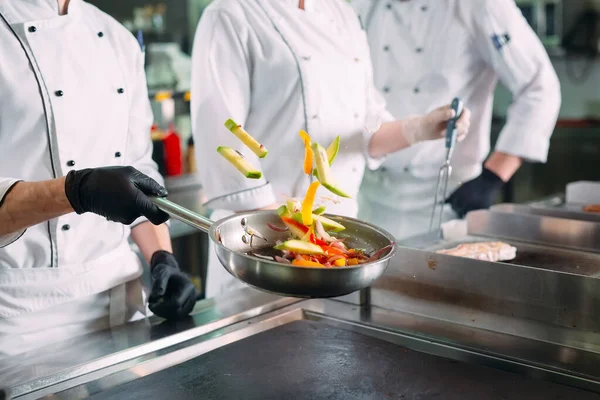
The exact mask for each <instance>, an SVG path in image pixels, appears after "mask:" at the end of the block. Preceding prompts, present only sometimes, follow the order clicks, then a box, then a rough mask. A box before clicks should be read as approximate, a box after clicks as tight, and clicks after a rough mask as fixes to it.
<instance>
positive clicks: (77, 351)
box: [0, 289, 298, 397]
mask: <svg viewBox="0 0 600 400" xmlns="http://www.w3.org/2000/svg"><path fill="white" fill-rule="evenodd" d="M295 301H298V300H295V299H289V298H282V297H277V296H272V295H269V294H266V293H263V292H259V291H255V290H254V289H244V290H241V291H236V292H234V293H229V294H228V295H227V296H226V297H225V296H223V297H219V298H216V299H209V300H204V301H201V302H199V303H197V304H196V307H195V309H194V311H193V313H192V317H190V318H189V319H187V320H184V321H178V322H168V321H164V322H161V320H160V319H158V318H156V317H152V318H151V319H150V320H149V321H148V320H142V321H137V322H134V323H130V324H126V325H123V326H121V327H118V328H115V329H113V330H109V331H101V332H97V333H94V334H91V335H87V336H84V337H79V338H75V339H73V340H70V341H68V342H63V343H57V344H56V345H52V346H48V347H47V348H45V349H40V350H37V351H34V352H31V353H25V354H20V355H17V356H14V357H9V358H4V359H2V360H1V362H0V382H2V384H3V385H6V386H9V387H12V394H13V396H15V397H16V396H19V395H22V394H25V393H29V392H32V391H35V390H38V389H41V388H44V387H47V386H49V385H53V384H56V383H58V382H63V381H67V380H69V379H73V378H75V377H78V376H81V375H85V374H89V373H92V372H94V371H98V370H101V369H104V368H110V367H111V366H113V365H115V364H119V363H122V362H126V361H127V360H130V359H134V358H137V357H149V358H153V357H156V355H155V354H154V353H155V352H159V351H161V350H162V349H165V348H171V347H174V346H175V347H177V346H183V343H185V342H186V341H188V340H190V339H192V338H195V337H197V336H199V335H204V334H206V333H209V332H212V331H215V330H217V329H219V328H221V327H223V326H227V325H229V324H233V323H236V322H239V321H244V320H246V319H249V318H253V317H255V316H257V315H261V314H263V313H265V312H269V311H272V310H274V309H277V308H280V307H283V306H286V305H289V304H291V303H293V302H295Z"/></svg>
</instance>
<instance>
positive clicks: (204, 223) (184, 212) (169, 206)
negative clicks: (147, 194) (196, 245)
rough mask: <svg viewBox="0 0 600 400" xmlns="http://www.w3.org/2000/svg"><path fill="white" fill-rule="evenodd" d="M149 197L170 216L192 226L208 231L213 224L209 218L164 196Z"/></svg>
mask: <svg viewBox="0 0 600 400" xmlns="http://www.w3.org/2000/svg"><path fill="white" fill-rule="evenodd" d="M150 199H151V200H152V202H153V203H154V204H155V205H156V206H157V207H158V208H160V209H161V210H163V211H164V212H166V213H167V214H169V215H170V216H171V217H172V218H175V219H177V220H179V221H181V222H183V223H186V224H188V225H189V226H191V227H193V228H196V229H200V230H201V231H203V232H207V233H208V230H209V229H210V227H211V226H212V224H213V222H212V221H211V220H210V219H208V218H206V217H203V216H202V215H200V214H198V213H195V212H193V211H192V210H188V209H187V208H185V207H182V206H180V205H179V204H176V203H173V202H172V201H170V200H167V199H165V198H162V197H151V198H150Z"/></svg>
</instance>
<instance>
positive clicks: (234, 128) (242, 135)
mask: <svg viewBox="0 0 600 400" xmlns="http://www.w3.org/2000/svg"><path fill="white" fill-rule="evenodd" d="M225 126H226V127H227V129H229V130H230V131H231V133H233V134H234V135H235V136H237V138H238V139H240V140H241V141H242V142H243V143H244V144H245V145H246V147H248V148H249V149H250V150H252V152H253V153H254V154H256V155H257V156H258V157H259V158H265V157H266V156H267V153H268V151H267V148H266V147H265V146H263V145H262V144H260V143H258V142H257V141H256V139H254V138H253V137H252V136H251V135H250V134H249V133H248V132H246V131H245V130H244V128H242V126H241V125H238V124H237V123H236V122H235V121H234V120H232V119H228V120H227V121H225Z"/></svg>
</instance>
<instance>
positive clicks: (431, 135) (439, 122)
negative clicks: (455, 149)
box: [403, 105, 471, 145]
mask: <svg viewBox="0 0 600 400" xmlns="http://www.w3.org/2000/svg"><path fill="white" fill-rule="evenodd" d="M454 116H455V111H454V110H453V109H452V108H450V105H447V106H443V107H439V108H436V109H435V110H433V111H431V112H430V113H429V114H427V115H423V116H414V117H408V118H406V119H405V120H404V122H405V124H404V130H403V133H404V137H405V138H406V140H407V141H408V142H409V143H410V144H411V145H413V144H415V143H419V142H424V141H426V140H436V139H441V138H443V137H445V136H446V123H447V122H448V120H450V119H452V118H454ZM470 125H471V111H470V110H469V109H468V108H467V107H465V108H464V109H463V112H462V114H461V115H460V118H459V119H458V121H456V131H457V134H458V137H457V138H456V140H457V141H459V142H461V141H462V140H464V138H465V137H466V136H467V133H468V132H469V127H470Z"/></svg>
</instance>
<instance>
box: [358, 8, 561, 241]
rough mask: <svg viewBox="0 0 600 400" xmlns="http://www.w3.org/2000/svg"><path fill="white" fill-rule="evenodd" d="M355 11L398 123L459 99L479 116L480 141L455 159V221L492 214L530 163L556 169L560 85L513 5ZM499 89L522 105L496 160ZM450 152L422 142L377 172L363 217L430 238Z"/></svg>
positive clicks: (475, 124)
mask: <svg viewBox="0 0 600 400" xmlns="http://www.w3.org/2000/svg"><path fill="white" fill-rule="evenodd" d="M351 4H352V6H354V7H355V9H356V11H357V12H358V14H359V15H360V17H361V21H362V24H363V27H364V28H365V30H366V31H367V35H368V40H369V44H370V48H371V58H372V60H373V68H374V76H375V83H376V86H377V88H378V89H380V90H381V91H382V92H383V95H384V97H385V99H386V101H387V104H388V109H389V110H390V112H391V113H392V114H393V115H394V117H396V118H404V117H406V116H407V115H411V114H420V113H425V112H427V111H429V110H432V109H433V108H435V107H438V106H440V105H442V104H445V103H447V102H448V101H449V99H452V98H453V97H456V96H459V97H460V98H461V99H462V100H463V101H464V103H465V105H466V106H468V107H470V108H471V111H472V112H473V115H474V117H473V121H472V123H471V132H470V134H469V136H468V137H467V138H466V139H465V141H464V142H462V143H460V144H459V145H457V148H456V151H455V152H454V156H453V159H452V165H453V176H452V180H451V182H450V185H449V188H448V193H449V194H451V195H450V196H449V198H448V204H447V205H446V210H445V215H444V219H445V220H449V219H452V218H455V217H456V216H457V215H458V216H459V217H463V216H464V215H465V214H466V213H467V212H469V211H471V210H476V209H482V208H488V207H489V206H490V205H491V204H492V203H493V202H494V201H495V200H496V198H497V196H498V195H499V193H500V191H501V188H502V186H503V184H504V183H505V182H507V181H508V180H509V179H510V178H511V177H512V175H513V174H514V173H515V172H516V171H517V170H518V168H519V167H520V165H521V164H522V162H523V161H527V162H545V161H546V157H547V154H548V147H549V141H550V136H551V134H552V131H553V128H554V125H555V122H556V119H557V117H558V111H559V108H560V86H559V81H558V79H557V76H556V74H555V72H554V69H553V67H552V64H551V62H550V60H549V58H548V55H547V54H546V51H545V50H544V48H543V46H542V44H541V43H540V41H539V40H538V38H537V36H536V35H535V33H534V32H533V31H532V29H531V28H530V27H529V25H528V24H527V21H526V20H525V19H524V18H523V16H522V15H521V13H520V10H519V9H518V8H517V6H516V5H515V2H514V1H513V0H404V1H402V0H400V1H398V0H352V1H351ZM498 80H500V81H501V82H502V83H503V84H504V85H505V86H506V87H507V88H508V89H510V91H511V92H512V94H513V102H512V105H511V106H510V108H509V110H508V119H507V121H506V124H505V126H504V128H503V129H502V132H501V134H500V137H499V139H498V142H497V143H496V146H495V149H494V151H493V152H492V153H491V154H489V153H490V127H491V119H492V104H493V97H494V89H495V88H496V84H497V82H498ZM443 146H444V143H443V141H442V140H436V141H430V142H427V143H421V144H418V145H416V146H413V147H411V148H410V149H406V150H402V151H400V152H398V153H396V154H394V155H390V156H389V157H387V159H386V160H385V162H384V163H383V164H382V165H381V166H380V168H378V169H376V170H373V171H367V172H366V174H365V179H364V182H363V185H362V187H361V190H360V198H359V204H360V217H362V218H364V219H366V220H368V221H370V222H372V223H375V224H378V225H380V226H382V227H384V228H387V229H388V230H389V231H390V232H392V233H394V234H395V235H396V236H397V237H398V238H405V237H408V236H412V235H417V234H420V233H424V232H426V231H427V230H428V229H429V219H430V214H431V209H432V206H433V197H434V192H435V184H436V180H437V177H438V172H439V168H440V166H441V165H442V163H443V157H444V151H443ZM488 156H489V157H488ZM482 164H483V166H482Z"/></svg>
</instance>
